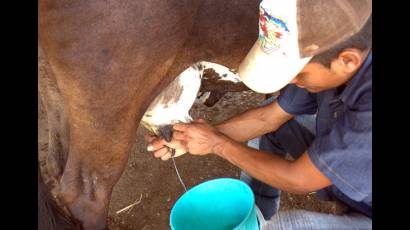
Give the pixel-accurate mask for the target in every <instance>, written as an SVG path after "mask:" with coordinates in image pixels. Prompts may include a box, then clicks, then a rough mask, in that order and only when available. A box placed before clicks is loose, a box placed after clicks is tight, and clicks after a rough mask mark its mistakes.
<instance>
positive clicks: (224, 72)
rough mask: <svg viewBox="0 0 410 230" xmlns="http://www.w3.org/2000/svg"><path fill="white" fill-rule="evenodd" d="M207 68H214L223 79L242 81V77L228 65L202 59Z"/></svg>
mask: <svg viewBox="0 0 410 230" xmlns="http://www.w3.org/2000/svg"><path fill="white" fill-rule="evenodd" d="M200 64H201V65H202V66H204V67H205V69H214V70H215V72H216V73H217V74H218V75H219V76H220V77H221V80H223V81H232V82H240V81H241V79H240V78H239V75H238V74H236V73H234V72H233V71H232V70H231V69H229V68H227V67H226V66H223V65H219V64H216V63H212V62H206V61H202V62H200Z"/></svg>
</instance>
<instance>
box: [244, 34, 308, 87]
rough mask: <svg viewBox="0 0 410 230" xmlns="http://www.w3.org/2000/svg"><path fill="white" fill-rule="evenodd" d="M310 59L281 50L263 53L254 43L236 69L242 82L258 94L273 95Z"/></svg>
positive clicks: (257, 42)
mask: <svg viewBox="0 0 410 230" xmlns="http://www.w3.org/2000/svg"><path fill="white" fill-rule="evenodd" d="M310 59H311V57H307V58H300V57H299V56H295V55H293V56H291V55H288V54H287V53H286V52H284V51H282V50H276V51H275V52H273V53H271V54H267V53H265V52H264V51H263V50H262V49H261V47H260V44H259V40H257V41H256V42H255V44H254V45H253V47H252V49H251V50H250V51H249V53H248V54H247V55H246V57H245V59H244V60H243V61H242V63H241V64H240V66H239V68H238V75H239V77H240V78H241V80H242V82H243V83H244V84H245V85H246V86H248V87H249V88H250V89H252V90H254V91H256V92H258V93H273V92H276V91H278V90H280V89H281V88H283V87H284V86H286V85H287V84H288V83H289V82H290V81H291V80H292V79H293V78H294V77H295V76H296V75H297V74H298V73H299V72H300V71H301V70H302V69H303V67H304V66H305V65H306V64H307V63H308V62H309V60H310Z"/></svg>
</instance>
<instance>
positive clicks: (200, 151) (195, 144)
mask: <svg viewBox="0 0 410 230" xmlns="http://www.w3.org/2000/svg"><path fill="white" fill-rule="evenodd" d="M172 137H173V139H172V140H175V141H179V142H182V143H186V148H187V150H188V152H189V153H191V154H193V155H206V154H208V153H215V152H216V150H217V149H218V148H219V149H220V148H222V146H223V144H224V143H225V142H226V141H227V139H228V138H227V137H226V136H224V135H223V134H222V133H220V132H219V131H218V130H217V129H216V128H214V127H213V126H211V125H209V124H207V123H206V122H205V121H204V120H202V119H199V120H197V121H195V122H193V123H190V124H182V123H180V124H175V125H174V133H173V136H172Z"/></svg>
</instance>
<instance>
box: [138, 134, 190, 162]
mask: <svg viewBox="0 0 410 230" xmlns="http://www.w3.org/2000/svg"><path fill="white" fill-rule="evenodd" d="M144 138H145V140H146V141H148V142H149V144H148V146H147V150H148V151H153V152H154V153H153V154H154V156H155V157H156V158H161V160H163V161H166V160H168V159H170V158H171V157H172V153H171V148H172V149H175V156H174V157H178V156H180V155H182V154H184V153H186V152H188V151H187V148H186V147H185V144H184V143H183V142H181V141H178V140H175V139H172V140H171V142H166V141H165V139H164V138H160V137H157V136H155V135H153V134H145V135H144Z"/></svg>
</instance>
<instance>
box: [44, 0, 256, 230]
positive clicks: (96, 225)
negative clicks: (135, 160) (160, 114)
mask: <svg viewBox="0 0 410 230" xmlns="http://www.w3.org/2000/svg"><path fill="white" fill-rule="evenodd" d="M258 3H259V1H257V0H251V1H249V0H227V1H220V0H203V1H199V0H168V1H164V0H151V1H139V0H123V1H109V0H105V1H98V0H88V1H87V0H69V1H68V0H61V1H55V0H40V1H39V43H40V46H41V50H42V51H41V52H43V55H44V56H45V57H46V58H47V60H48V63H49V68H48V69H47V70H46V72H47V74H44V75H41V76H40V78H39V89H40V93H41V97H42V101H43V102H44V105H45V107H46V111H47V117H48V125H49V150H48V157H47V168H48V173H49V174H50V175H52V177H54V178H55V179H56V181H58V183H59V187H60V190H59V194H58V200H59V203H61V204H62V205H63V206H65V207H66V210H67V211H68V212H69V213H70V214H71V215H72V216H74V217H75V218H76V219H78V220H79V221H80V222H81V223H82V226H83V228H84V229H104V228H106V217H107V213H108V205H109V200H110V196H111V192H112V188H113V186H114V185H115V183H116V182H117V181H118V179H119V177H120V176H121V174H122V172H123V170H124V167H125V165H126V162H127V160H128V156H129V153H130V150H131V148H132V145H133V143H134V140H135V137H136V130H137V127H138V124H139V122H140V119H141V117H142V115H143V114H144V111H145V110H146V108H147V107H148V105H149V103H150V102H151V101H152V100H153V99H154V97H155V95H157V94H158V92H160V91H161V89H163V88H164V87H165V86H166V85H168V84H169V83H170V82H171V81H172V80H173V78H175V77H176V76H177V75H178V74H179V73H180V72H182V71H183V70H184V69H185V68H187V67H188V66H190V65H191V64H192V63H195V62H197V61H201V60H206V61H211V62H216V63H221V64H223V65H226V66H228V67H230V68H235V67H237V66H238V65H239V63H240V61H241V60H242V58H243V57H244V56H245V55H246V53H247V51H248V50H249V49H250V48H251V46H252V45H253V43H254V41H255V39H256V37H257V22H258V20H257V17H258V14H257V12H258ZM40 179H41V177H39V186H40V185H42V184H41V183H40V182H41V181H40ZM40 187H41V186H40ZM39 202H40V199H39ZM53 208H54V207H53ZM39 209H40V204H39ZM39 211H40V210H39ZM39 215H41V213H40V214H39ZM43 218H44V217H43ZM44 228H45V227H44Z"/></svg>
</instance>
